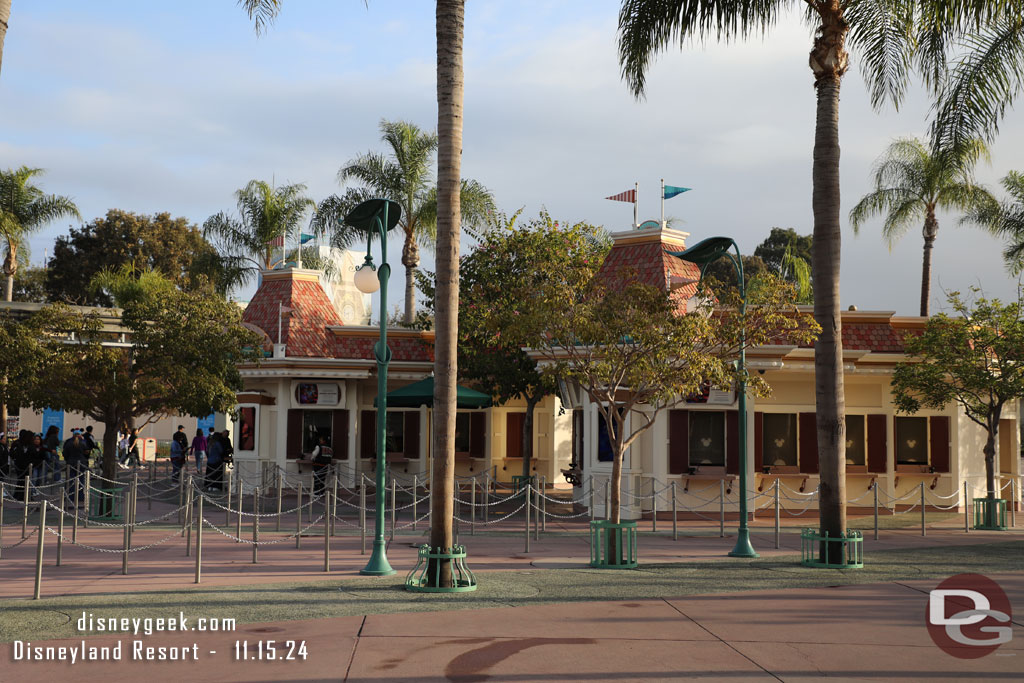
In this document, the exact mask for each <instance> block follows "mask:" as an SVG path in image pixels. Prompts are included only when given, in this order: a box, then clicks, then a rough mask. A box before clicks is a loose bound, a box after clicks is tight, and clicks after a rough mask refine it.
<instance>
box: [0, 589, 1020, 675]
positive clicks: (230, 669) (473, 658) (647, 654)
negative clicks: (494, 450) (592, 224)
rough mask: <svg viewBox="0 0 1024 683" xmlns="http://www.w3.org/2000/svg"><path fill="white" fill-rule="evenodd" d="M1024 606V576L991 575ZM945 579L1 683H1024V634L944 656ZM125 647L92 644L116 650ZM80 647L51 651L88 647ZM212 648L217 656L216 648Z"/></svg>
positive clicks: (442, 615)
mask: <svg viewBox="0 0 1024 683" xmlns="http://www.w3.org/2000/svg"><path fill="white" fill-rule="evenodd" d="M992 578H994V579H996V580H997V581H998V582H999V583H1000V584H1001V585H1002V586H1003V588H1004V590H1006V591H1007V593H1008V594H1009V596H1010V600H1011V602H1012V603H1013V604H1014V605H1016V606H1018V611H1019V612H1024V609H1021V608H1022V607H1024V575H1021V574H1003V575H994V576H993V577H992ZM934 583H935V582H933V581H919V582H905V583H897V584H871V585H861V586H845V587H836V588H818V589H795V590H785V591H777V590H773V591H758V592H747V593H740V594H721V595H714V596H691V597H687V598H681V599H667V600H643V601H635V602H589V603H571V604H548V605H536V606H525V607H514V608H504V609H482V610H464V611H456V612H429V613H412V614H401V615H396V614H390V615H369V616H363V617H344V618H337V619H320V620H308V621H288V622H277V623H273V624H249V625H243V626H240V627H239V629H238V631H237V632H234V633H214V634H198V633H195V632H187V633H184V634H172V633H167V634H156V635H152V636H148V637H146V636H143V637H140V638H139V640H141V641H142V645H143V646H145V647H149V646H158V647H165V648H173V647H186V648H189V651H191V646H192V644H193V643H198V644H199V661H198V662H194V661H185V662H159V661H147V662H133V661H130V660H131V657H132V652H133V647H132V640H133V639H134V638H133V637H132V636H127V637H123V638H121V639H120V640H121V641H122V642H123V645H122V648H123V650H122V656H123V659H124V660H125V661H119V662H79V663H77V664H75V665H73V666H72V665H69V664H53V663H27V662H14V661H11V660H12V652H13V651H12V647H11V646H10V645H6V644H5V645H4V646H3V647H2V648H0V680H3V681H22V680H34V681H39V680H48V679H57V678H58V677H60V678H62V679H63V678H66V677H68V676H69V675H73V676H75V677H76V678H77V679H78V680H81V681H104V682H105V683H109V682H114V681H139V680H143V679H145V680H149V681H171V680H174V681H177V680H181V679H185V680H189V681H221V682H227V681H319V680H323V681H352V682H356V681H397V682H408V683H413V682H414V681H415V682H418V681H456V682H467V683H468V682H476V681H495V682H497V681H514V682H516V683H522V682H526V681H541V682H551V681H616V682H625V681H651V680H679V679H681V678H684V677H695V678H708V679H714V680H716V681H731V680H737V681H740V680H742V681H746V680H772V679H778V680H784V681H801V680H817V679H820V678H822V677H826V676H828V677H830V678H832V677H834V678H835V679H836V680H887V681H892V680H907V681H917V680H923V679H927V680H936V681H942V680H948V681H964V680H984V681H997V680H1021V671H1022V670H1024V632H1022V631H1024V629H1022V627H1024V620H1022V619H1021V617H1020V616H1018V617H1017V618H1016V620H1015V626H1016V631H1017V633H1016V635H1017V637H1016V638H1015V639H1014V640H1013V641H1011V642H1010V643H1008V644H1006V645H1003V646H1002V647H1001V648H1000V649H999V650H998V651H997V652H996V653H995V654H992V655H989V656H987V657H985V658H983V659H975V660H967V659H958V658H956V657H953V656H950V655H947V654H945V653H943V652H942V651H940V650H939V649H938V648H936V647H935V646H934V645H933V644H932V642H931V640H930V638H929V636H928V633H927V630H926V628H925V625H924V614H925V605H926V602H927V590H928V589H930V588H931V587H933V586H934ZM118 640H119V639H118V638H114V637H110V636H103V637H89V638H86V639H85V643H86V645H87V646H112V645H114V644H116V643H117V642H118ZM240 640H245V641H248V652H249V653H250V656H254V653H255V652H257V651H258V650H257V645H256V643H257V641H260V640H263V641H268V640H274V641H276V644H275V647H276V652H277V653H278V654H279V655H280V654H283V653H284V652H286V645H285V644H284V643H283V641H287V640H295V641H304V643H305V647H306V651H307V653H308V658H307V659H306V660H304V661H303V660H301V659H297V660H293V661H236V660H235V649H236V645H235V643H236V641H240ZM81 642H82V641H81V640H66V641H45V645H46V646H61V645H67V646H77V645H80V644H81ZM211 651H213V652H214V653H213V654H211Z"/></svg>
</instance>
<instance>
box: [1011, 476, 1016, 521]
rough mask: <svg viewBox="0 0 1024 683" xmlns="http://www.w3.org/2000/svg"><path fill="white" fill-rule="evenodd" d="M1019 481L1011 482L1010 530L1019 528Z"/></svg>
mask: <svg viewBox="0 0 1024 683" xmlns="http://www.w3.org/2000/svg"><path fill="white" fill-rule="evenodd" d="M1016 512H1017V480H1016V479H1011V480H1010V528H1011V529H1012V528H1014V527H1015V526H1017V514H1016Z"/></svg>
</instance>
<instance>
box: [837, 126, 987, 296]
mask: <svg viewBox="0 0 1024 683" xmlns="http://www.w3.org/2000/svg"><path fill="white" fill-rule="evenodd" d="M988 158H989V156H988V148H987V147H986V146H985V143H983V142H982V141H981V140H973V141H971V144H964V145H959V146H956V147H952V148H949V149H935V148H934V147H932V148H929V147H927V146H926V145H925V144H924V143H923V142H921V141H920V140H918V139H917V138H900V139H898V140H895V141H894V142H893V143H892V144H891V145H889V149H887V150H886V152H885V154H883V155H882V156H881V157H880V158H879V160H878V161H877V162H876V163H875V171H874V178H873V184H874V190H872V191H871V192H870V193H868V194H867V195H865V196H864V197H863V198H862V199H861V200H860V202H858V203H857V205H856V206H855V207H853V209H851V210H850V224H851V225H852V226H853V231H854V232H855V233H856V232H858V231H859V230H860V228H861V226H862V225H864V223H865V222H866V221H867V220H868V219H869V218H871V217H872V216H876V215H885V223H883V225H882V236H883V237H885V239H886V241H887V242H888V243H889V246H890V248H891V247H892V245H893V244H894V243H895V242H896V241H897V240H898V239H899V238H900V237H902V236H903V235H904V234H905V233H906V232H907V230H909V229H910V227H911V226H912V225H916V224H918V223H920V222H923V227H922V228H921V234H922V235H923V236H924V259H923V260H922V267H921V315H923V316H927V315H928V311H929V307H930V304H931V282H932V249H933V248H934V246H935V238H936V237H937V236H938V234H939V220H938V218H936V216H935V212H936V211H937V210H943V211H952V210H959V211H968V212H970V211H978V210H982V211H987V210H990V207H991V206H992V205H994V204H995V203H996V202H995V199H994V198H993V197H992V195H991V194H990V193H989V191H988V190H986V189H985V188H984V187H981V186H980V185H978V184H976V183H975V182H974V166H975V164H977V162H978V160H979V159H985V160H986V161H987V160H988Z"/></svg>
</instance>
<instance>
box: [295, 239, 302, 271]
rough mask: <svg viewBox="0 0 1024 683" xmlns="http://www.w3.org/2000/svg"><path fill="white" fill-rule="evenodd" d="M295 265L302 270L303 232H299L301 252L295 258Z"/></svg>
mask: <svg viewBox="0 0 1024 683" xmlns="http://www.w3.org/2000/svg"><path fill="white" fill-rule="evenodd" d="M295 262H296V263H295V265H296V267H297V268H298V269H299V270H302V230H299V252H298V256H296V257H295Z"/></svg>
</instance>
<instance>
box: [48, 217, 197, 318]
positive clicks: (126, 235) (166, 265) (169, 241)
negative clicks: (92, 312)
mask: <svg viewBox="0 0 1024 683" xmlns="http://www.w3.org/2000/svg"><path fill="white" fill-rule="evenodd" d="M214 255H215V254H214V251H213V247H212V246H211V245H210V243H209V242H207V241H206V240H205V239H204V238H203V235H202V234H201V233H200V232H199V228H197V227H196V226H195V225H193V224H191V223H189V221H188V219H186V218H181V217H178V218H174V217H172V216H171V214H169V213H167V212H161V213H157V214H153V215H147V214H139V213H134V212H131V211H123V210H120V209H111V210H110V211H107V215H106V216H104V217H103V218H96V219H94V220H92V221H90V222H89V223H86V224H85V225H83V226H82V227H80V228H71V229H70V230H69V232H68V234H67V235H62V236H61V237H58V238H57V242H56V244H55V245H54V248H53V257H52V258H51V259H50V261H49V263H48V269H47V273H46V291H47V295H48V297H49V299H50V300H51V301H62V302H65V303H70V304H78V305H83V306H111V305H113V303H114V300H113V299H112V298H111V297H110V295H109V294H108V293H106V292H104V291H102V290H95V289H94V288H93V287H91V284H92V281H93V279H94V278H95V277H96V276H97V275H98V274H99V273H101V272H103V271H104V270H111V269H112V270H118V269H120V268H122V267H128V268H130V269H132V270H133V272H135V273H137V274H141V273H144V272H147V271H149V270H156V271H159V272H160V273H161V274H162V275H164V276H165V277H166V278H167V279H168V280H169V281H170V282H172V283H174V284H175V285H177V286H178V287H181V288H186V289H190V288H195V287H198V286H201V285H202V284H203V283H204V281H212V280H213V279H214V278H215V277H216V275H215V273H212V272H211V271H209V270H208V269H207V268H206V266H207V265H208V263H209V261H208V259H209V258H210V257H212V256H214Z"/></svg>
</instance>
